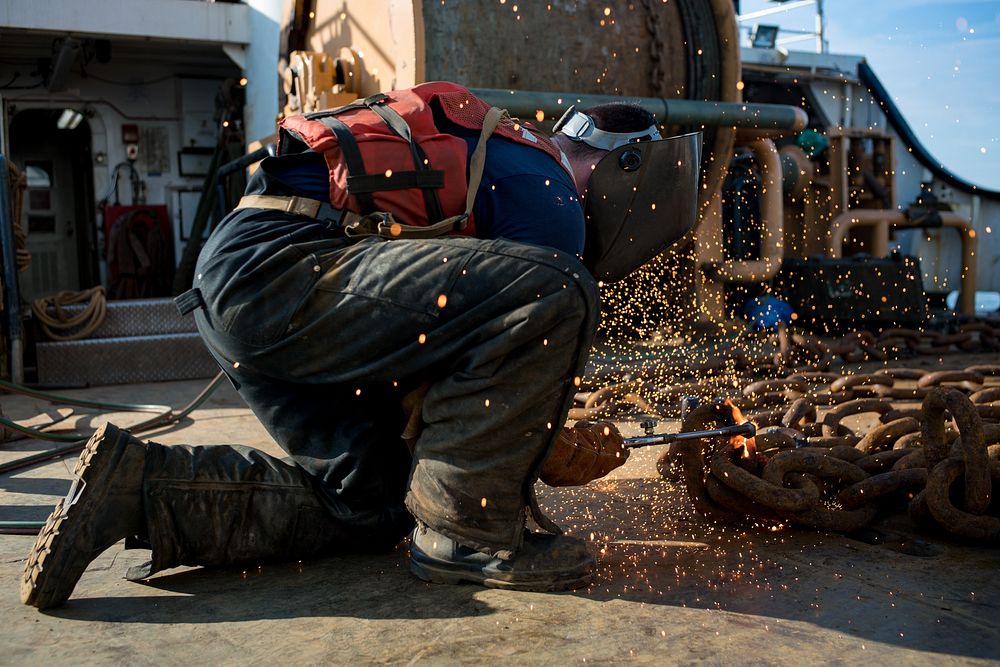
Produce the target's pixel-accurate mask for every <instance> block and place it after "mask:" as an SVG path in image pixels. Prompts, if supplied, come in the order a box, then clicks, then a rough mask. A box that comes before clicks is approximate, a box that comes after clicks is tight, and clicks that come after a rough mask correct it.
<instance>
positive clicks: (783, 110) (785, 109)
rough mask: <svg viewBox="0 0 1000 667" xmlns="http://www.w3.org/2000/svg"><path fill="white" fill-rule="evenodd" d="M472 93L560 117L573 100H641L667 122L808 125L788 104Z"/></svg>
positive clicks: (518, 111) (518, 110) (522, 112)
mask: <svg viewBox="0 0 1000 667" xmlns="http://www.w3.org/2000/svg"><path fill="white" fill-rule="evenodd" d="M471 90H472V93H473V94H474V95H476V96H477V97H479V98H481V99H483V100H485V101H486V102H488V103H489V104H491V105H493V106H496V107H500V108H501V109H507V111H508V112H509V113H510V115H511V116H516V117H518V118H528V119H531V118H535V114H536V113H537V112H538V111H539V110H541V111H542V112H543V113H544V114H545V115H546V116H550V117H552V116H555V117H558V116H559V115H561V114H562V113H563V112H564V111H566V109H568V108H569V107H570V105H571V104H575V105H576V107H577V109H579V110H581V111H582V110H583V109H587V108H589V107H592V106H597V105H598V104H606V103H608V102H630V103H632V104H638V105H639V106H641V107H642V108H643V109H646V110H647V111H649V112H650V113H652V114H653V115H654V116H656V120H657V122H659V123H661V124H664V125H706V126H713V127H745V128H757V129H777V130H789V131H794V132H798V131H799V130H802V129H804V128H805V126H806V123H807V122H808V117H807V116H806V113H805V111H803V110H802V109H800V108H798V107H793V106H790V105H787V104H749V103H742V102H703V101H699V100H681V99H664V98H662V97H623V96H621V95H591V94H580V93H567V92H563V93H560V92H547V91H539V90H501V89H497V88H472V89H471Z"/></svg>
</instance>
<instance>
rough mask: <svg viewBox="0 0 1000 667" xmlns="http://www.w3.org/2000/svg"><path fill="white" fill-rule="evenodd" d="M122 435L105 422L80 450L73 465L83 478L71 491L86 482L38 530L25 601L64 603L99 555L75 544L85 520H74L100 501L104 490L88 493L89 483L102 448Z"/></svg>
mask: <svg viewBox="0 0 1000 667" xmlns="http://www.w3.org/2000/svg"><path fill="white" fill-rule="evenodd" d="M121 437H128V435H127V434H126V433H123V432H122V431H119V430H118V428H116V427H115V426H112V425H111V424H103V425H101V426H100V427H99V428H98V429H97V431H95V432H94V435H92V436H91V437H90V440H88V441H87V444H86V445H85V446H84V448H83V451H82V452H80V458H79V460H78V461H77V463H76V467H75V468H74V469H73V477H74V479H79V480H80V481H79V482H75V481H74V487H71V488H70V491H71V492H73V491H74V489H75V486H76V485H78V484H83V485H84V486H83V488H82V489H78V490H76V499H75V502H70V498H69V494H67V497H66V498H63V499H62V500H60V501H59V502H58V503H57V504H56V507H55V509H54V510H53V511H52V514H50V515H49V518H48V520H47V521H46V522H45V526H44V527H43V528H42V530H41V532H39V533H38V538H37V539H36V540H35V544H34V546H33V547H32V548H31V552H30V553H29V554H28V560H27V562H26V563H25V565H24V574H23V576H22V577H21V602H23V603H24V604H27V605H31V606H34V607H38V608H39V609H47V608H48V607H55V606H57V605H60V604H62V603H63V602H65V601H66V600H67V599H68V598H69V596H70V594H71V593H72V592H73V588H75V587H76V583H77V582H78V581H79V580H80V577H81V576H82V575H83V572H84V570H86V569H87V566H88V565H89V564H90V562H91V560H92V559H93V557H95V556H97V555H98V554H81V553H79V550H78V549H74V548H73V544H72V543H73V541H74V538H75V537H76V536H77V534H78V533H79V531H78V530H74V527H76V528H77V529H78V528H79V524H80V523H81V521H76V522H75V524H74V521H73V520H74V518H76V517H79V516H80V515H83V514H85V513H86V511H87V510H88V508H89V506H92V505H94V504H95V501H96V502H100V500H101V497H102V495H103V494H100V493H97V491H96V490H94V489H92V490H91V492H90V493H87V485H88V484H89V483H90V480H91V478H93V476H94V475H95V474H96V473H95V465H94V464H95V463H103V462H104V461H103V460H102V455H104V454H105V452H102V451H101V450H102V448H104V447H106V446H109V445H110V446H114V445H115V444H116V443H117V442H118V440H119V439H120V438H121ZM101 551H103V549H102V550H101Z"/></svg>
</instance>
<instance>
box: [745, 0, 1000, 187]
mask: <svg viewBox="0 0 1000 667" xmlns="http://www.w3.org/2000/svg"><path fill="white" fill-rule="evenodd" d="M775 6H777V5H776V4H775V3H773V2H768V0H743V1H742V2H741V3H740V12H741V13H743V14H746V13H748V12H752V11H755V10H758V9H765V8H768V7H775ZM823 7H824V12H825V14H826V33H827V41H828V42H829V45H830V51H831V52H834V53H851V54H860V55H864V56H865V57H866V58H867V59H868V62H869V63H870V64H871V66H872V68H873V69H874V70H875V73H876V74H877V75H878V77H879V78H880V79H881V80H882V83H883V84H884V85H885V87H886V88H887V89H888V91H889V93H890V94H891V95H892V96H893V98H894V99H895V102H896V104H897V105H898V106H899V108H900V109H901V110H902V111H903V114H904V115H905V116H906V119H907V120H908V121H909V123H910V125H911V126H912V127H913V129H914V131H915V132H916V133H917V136H919V137H920V139H921V141H922V142H923V144H924V146H926V148H927V150H928V151H930V153H931V155H933V156H934V157H935V158H936V159H937V160H938V161H940V162H941V163H943V164H944V166H945V167H946V168H948V169H950V170H951V171H953V172H955V173H956V174H957V175H959V176H961V177H963V178H965V179H967V180H969V181H972V182H973V183H977V184H978V185H982V186H985V187H988V188H992V189H995V190H1000V0H826V1H825V2H824V3H823ZM814 12H815V8H814V7H803V8H801V9H793V10H790V11H789V12H787V13H786V14H785V15H783V16H782V15H779V17H781V18H780V19H778V20H775V19H776V18H778V17H766V18H761V19H758V20H759V22H761V23H779V24H780V25H783V26H786V27H790V28H812V26H813V17H814V15H815V14H814ZM749 23H752V21H751V22H749ZM785 48H788V49H790V50H803V51H807V50H814V44H813V42H811V41H805V42H798V43H794V44H788V45H786V47H785Z"/></svg>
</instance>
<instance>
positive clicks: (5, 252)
mask: <svg viewBox="0 0 1000 667" xmlns="http://www.w3.org/2000/svg"><path fill="white" fill-rule="evenodd" d="M9 181H10V177H9V175H8V171H7V158H6V157H4V156H3V155H0V252H2V256H0V261H2V262H3V307H4V312H5V313H6V314H7V337H8V340H9V341H10V342H9V347H8V354H9V355H10V378H11V380H13V381H14V382H18V383H20V382H24V359H23V355H24V339H23V336H22V331H21V292H20V290H19V289H18V283H17V259H16V257H15V255H14V228H13V225H12V222H13V221H12V220H11V219H10V215H11V213H10V193H9V191H8V184H9Z"/></svg>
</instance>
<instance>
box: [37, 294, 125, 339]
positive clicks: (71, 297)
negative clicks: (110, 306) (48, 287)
mask: <svg viewBox="0 0 1000 667" xmlns="http://www.w3.org/2000/svg"><path fill="white" fill-rule="evenodd" d="M79 303H86V304H87V305H86V307H85V308H84V309H83V310H82V311H80V312H79V313H77V314H76V315H73V314H71V313H69V312H67V311H66V310H65V308H66V306H72V305H75V304H79ZM107 303H108V302H107V298H106V297H105V293H104V287H103V286H101V285H98V286H97V287H92V288H90V289H87V290H83V291H81V292H70V291H66V292H59V293H57V294H53V295H51V296H46V297H42V298H40V299H35V300H34V301H33V302H32V304H31V312H33V313H34V314H35V318H36V319H37V320H38V323H39V326H41V328H42V331H43V332H45V335H46V336H47V337H48V338H49V339H50V340H78V339H80V338H86V337H87V336H89V335H90V334H92V333H94V332H95V331H96V330H97V328H98V327H100V326H101V324H103V323H104V318H105V316H106V315H107ZM50 309H51V311H53V312H52V313H50Z"/></svg>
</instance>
